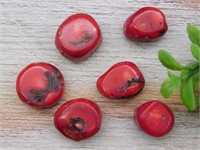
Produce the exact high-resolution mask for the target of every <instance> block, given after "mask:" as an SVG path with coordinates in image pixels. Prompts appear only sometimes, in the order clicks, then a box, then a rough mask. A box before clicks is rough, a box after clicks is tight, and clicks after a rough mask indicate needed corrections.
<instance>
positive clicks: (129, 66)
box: [96, 61, 145, 99]
mask: <svg viewBox="0 0 200 150" xmlns="http://www.w3.org/2000/svg"><path fill="white" fill-rule="evenodd" d="M144 85H145V79H144V76H143V74H142V73H141V71H140V69H139V68H138V67H137V66H136V65H135V64H134V63H132V62H128V61H124V62H119V63H116V64H115V65H113V66H112V67H111V68H110V69H108V70H107V71H106V72H105V73H104V74H103V75H101V76H100V77H99V78H98V80H97V82H96V86H97V88H98V90H99V91H100V93H101V94H103V95H104V96H106V97H108V98H111V99H123V98H128V97H131V96H134V95H136V94H137V93H139V92H140V91H141V90H142V89H143V87H144Z"/></svg>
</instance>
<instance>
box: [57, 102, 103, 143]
mask: <svg viewBox="0 0 200 150" xmlns="http://www.w3.org/2000/svg"><path fill="white" fill-rule="evenodd" d="M101 120H102V113H101V110H100V108H99V106H98V105H97V104H96V103H95V102H93V101H91V100H88V99H85V98H77V99H73V100H69V101H67V102H65V103H64V104H63V105H61V106H60V107H59V108H58V110H57V111H56V113H55V115H54V125H55V127H56V129H57V130H58V131H60V132H61V133H62V134H63V135H64V136H66V137H67V138H70V139H72V140H74V141H80V140H83V139H86V138H89V137H91V136H93V135H94V134H96V133H97V132H98V131H99V129H100V127H101Z"/></svg>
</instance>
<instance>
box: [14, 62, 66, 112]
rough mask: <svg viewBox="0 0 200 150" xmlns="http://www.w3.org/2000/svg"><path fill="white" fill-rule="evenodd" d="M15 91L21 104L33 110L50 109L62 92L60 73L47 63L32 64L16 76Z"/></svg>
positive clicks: (62, 82)
mask: <svg viewBox="0 0 200 150" xmlns="http://www.w3.org/2000/svg"><path fill="white" fill-rule="evenodd" d="M16 90H17V94H18V96H19V98H20V99H21V101H22V102H24V103H26V104H28V105H30V106H33V107H35V108H50V107H52V106H53V105H55V104H56V103H57V102H58V100H59V99H60V98H61V96H62V94H63V90H64V78H63V75H62V73H61V72H60V71H59V70H58V69H57V68H56V67H55V66H53V65H51V64H48V63H42V62H41V63H32V64H30V65H28V66H27V67H25V68H24V69H23V70H22V71H21V72H20V73H19V75H18V77H17V81H16Z"/></svg>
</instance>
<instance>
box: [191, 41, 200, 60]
mask: <svg viewBox="0 0 200 150" xmlns="http://www.w3.org/2000/svg"><path fill="white" fill-rule="evenodd" d="M190 48H191V52H192V55H193V57H194V58H196V59H197V60H198V61H200V47H199V46H198V45H197V44H194V43H192V45H191V47H190Z"/></svg>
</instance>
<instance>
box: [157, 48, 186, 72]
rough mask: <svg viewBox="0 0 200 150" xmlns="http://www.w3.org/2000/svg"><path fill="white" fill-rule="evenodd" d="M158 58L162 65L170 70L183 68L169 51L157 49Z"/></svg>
mask: <svg viewBox="0 0 200 150" xmlns="http://www.w3.org/2000/svg"><path fill="white" fill-rule="evenodd" d="M158 58H159V60H160V62H161V63H162V65H163V66H165V67H166V68H168V69H171V70H179V71H180V70H183V69H185V67H183V66H182V65H181V64H180V63H179V62H178V61H177V60H176V59H175V58H174V57H173V56H172V55H171V54H170V53H168V52H167V51H165V50H159V52H158Z"/></svg>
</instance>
